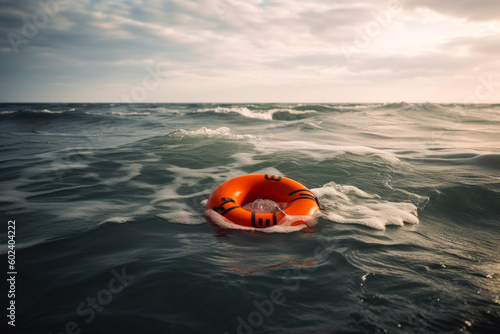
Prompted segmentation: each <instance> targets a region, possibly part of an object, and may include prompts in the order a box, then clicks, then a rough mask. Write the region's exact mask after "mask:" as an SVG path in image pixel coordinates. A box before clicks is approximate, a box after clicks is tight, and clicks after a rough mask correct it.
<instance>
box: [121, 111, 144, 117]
mask: <svg viewBox="0 0 500 334" xmlns="http://www.w3.org/2000/svg"><path fill="white" fill-rule="evenodd" d="M111 114H112V115H119V116H148V115H151V113H149V112H120V111H113V112H112V113H111Z"/></svg>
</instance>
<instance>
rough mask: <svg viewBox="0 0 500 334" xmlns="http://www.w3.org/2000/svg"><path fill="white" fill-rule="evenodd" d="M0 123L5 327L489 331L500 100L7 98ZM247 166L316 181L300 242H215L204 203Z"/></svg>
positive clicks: (497, 276) (232, 236)
mask: <svg viewBox="0 0 500 334" xmlns="http://www.w3.org/2000/svg"><path fill="white" fill-rule="evenodd" d="M0 129H1V132H0V136H1V144H0V152H1V159H0V169H1V174H0V185H1V188H0V205H1V211H0V217H1V219H2V221H3V222H4V223H3V225H2V226H4V228H3V229H2V231H0V233H1V234H0V236H1V241H2V250H1V256H0V257H1V261H2V263H4V264H5V266H6V264H7V261H8V248H7V240H8V238H7V226H6V225H7V222H8V221H9V220H15V221H16V239H15V240H16V270H17V273H18V274H17V277H16V299H15V300H16V305H17V308H16V327H15V330H14V331H12V330H13V329H14V328H12V327H11V326H9V325H8V324H7V320H6V319H5V316H4V320H3V322H2V325H1V326H2V328H5V329H6V330H8V331H9V332H13V333H16V332H17V333H50V332H52V333H60V332H65V331H68V330H69V331H78V330H81V332H82V333H108V332H121V333H226V332H227V333H385V332H388V333H429V332H435V333H458V332H463V333H495V332H496V330H497V328H499V326H500V261H499V258H500V246H499V245H500V225H499V224H500V205H499V203H500V149H499V147H500V131H499V129H500V106H498V105H480V106H470V105H436V104H430V103H427V104H406V103H400V104H317V105H314V104H305V105H300V104H254V105H252V104H237V105H232V104H220V105H219V104H135V105H134V104H130V105H120V104H117V105H114V104H25V105H22V104H11V105H8V104H3V105H0ZM248 173H269V174H274V175H282V176H286V177H288V178H291V179H294V180H297V181H299V182H300V183H302V184H304V185H305V186H306V187H308V188H309V189H311V190H312V191H313V192H314V193H315V194H316V195H317V196H318V197H319V200H320V202H321V204H322V207H323V210H322V211H321V212H320V214H319V215H317V217H316V220H315V225H314V227H313V230H307V231H306V232H292V231H288V230H286V229H285V230H282V231H281V232H283V233H251V232H245V231H227V233H223V234H219V233H217V232H216V231H215V230H214V229H213V228H212V227H211V226H210V225H209V224H208V223H207V222H206V220H205V218H204V214H205V204H206V200H207V199H208V197H209V195H210V193H211V192H212V191H213V189H215V187H217V185H219V184H220V183H221V182H223V181H225V180H227V179H229V178H231V177H234V176H238V175H244V174H248ZM287 232H289V233H287ZM4 272H7V271H6V270H4ZM2 293H4V292H2ZM5 305H7V304H5ZM2 332H5V331H4V330H2Z"/></svg>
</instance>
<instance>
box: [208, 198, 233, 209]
mask: <svg viewBox="0 0 500 334" xmlns="http://www.w3.org/2000/svg"><path fill="white" fill-rule="evenodd" d="M221 201H222V203H221V204H220V205H219V206H214V207H213V210H214V211H219V210H222V211H225V210H226V209H225V208H224V204H227V203H236V201H235V200H234V199H232V198H229V197H222V198H221Z"/></svg>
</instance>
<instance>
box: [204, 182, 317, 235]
mask: <svg viewBox="0 0 500 334" xmlns="http://www.w3.org/2000/svg"><path fill="white" fill-rule="evenodd" d="M258 199H267V200H272V201H274V202H277V203H278V202H284V203H286V206H285V207H284V208H280V207H278V206H276V207H275V208H274V209H273V210H272V212H252V211H249V210H246V209H244V208H243V206H244V205H245V204H247V203H252V202H254V201H256V200H258ZM210 209H212V210H214V211H215V212H217V213H218V214H220V215H222V216H223V217H224V218H225V219H227V220H229V221H230V222H232V223H234V224H237V225H240V226H246V227H253V228H266V227H271V226H275V225H280V221H282V219H283V218H284V217H286V216H308V217H310V216H312V215H314V213H315V212H316V211H317V210H319V209H320V208H319V203H318V200H317V198H316V196H314V194H313V193H312V192H311V191H310V190H309V189H307V188H306V187H304V186H303V185H302V184H300V183H298V182H297V181H294V180H291V179H288V178H286V177H283V176H277V175H270V174H250V175H243V176H238V177H235V178H232V179H230V180H227V181H225V182H223V183H222V184H220V185H219V186H218V187H217V188H216V189H215V190H214V191H213V192H212V194H211V195H210V197H209V199H208V202H207V210H210ZM209 221H210V220H209ZM299 224H304V221H295V222H293V224H292V226H295V225H299Z"/></svg>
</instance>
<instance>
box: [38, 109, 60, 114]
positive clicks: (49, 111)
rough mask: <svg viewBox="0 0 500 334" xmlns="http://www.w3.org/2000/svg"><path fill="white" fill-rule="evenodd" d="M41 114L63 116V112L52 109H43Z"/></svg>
mask: <svg viewBox="0 0 500 334" xmlns="http://www.w3.org/2000/svg"><path fill="white" fill-rule="evenodd" d="M41 112H43V113H46V114H62V113H63V111H52V110H50V109H43V110H42V111H41Z"/></svg>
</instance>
